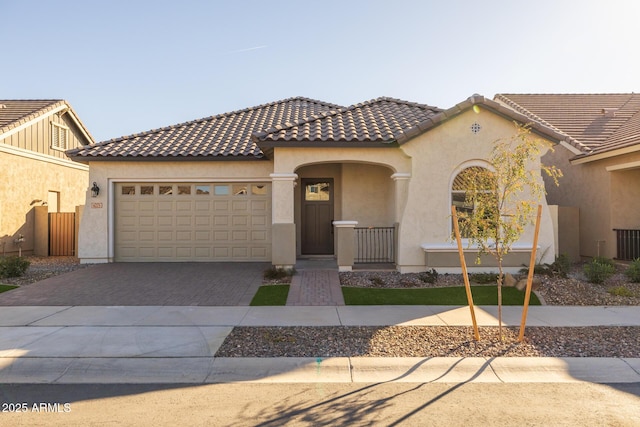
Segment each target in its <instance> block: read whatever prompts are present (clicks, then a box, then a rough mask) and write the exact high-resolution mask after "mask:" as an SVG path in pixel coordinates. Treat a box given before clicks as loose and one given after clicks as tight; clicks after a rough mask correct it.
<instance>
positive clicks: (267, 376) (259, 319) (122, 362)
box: [0, 306, 640, 384]
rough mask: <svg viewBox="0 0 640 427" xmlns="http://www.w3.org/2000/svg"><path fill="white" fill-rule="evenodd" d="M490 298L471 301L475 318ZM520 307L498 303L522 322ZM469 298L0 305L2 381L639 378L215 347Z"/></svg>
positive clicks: (617, 321) (585, 313) (486, 313)
mask: <svg viewBox="0 0 640 427" xmlns="http://www.w3.org/2000/svg"><path fill="white" fill-rule="evenodd" d="M496 315H497V313H496V307H477V308H476V316H477V319H478V323H479V324H480V325H481V326H494V325H496V324H497V319H496ZM520 316H521V308H520V307H503V319H504V324H505V325H507V326H517V325H519V324H520ZM469 323H470V316H469V310H468V307H446V306H317V307H246V306H245V307H239V306H236V307H193V306H192V307H185V306H181V307H177V306H138V307H124V306H75V307H74V306H39V307H33V306H16V307H2V308H0V383H194V384H202V383H215V382H234V381H250V382H364V383H371V382H384V381H403V382H450V383H460V382H580V381H589V382H602V383H604V382H640V358H539V357H531V358H519V357H508V358H455V357H452V358H371V357H336V358H326V359H325V358H321V357H316V358H216V357H214V355H215V353H216V351H217V350H218V348H219V347H220V346H221V345H222V342H223V341H224V339H225V337H226V336H227V334H228V333H229V332H230V331H231V330H232V328H233V327H234V326H296V325H303V326H323V325H327V326H332V325H333V326H335V325H345V326H366V325H372V326H386V325H437V326H444V325H455V326H459V325H461V326H464V325H469ZM597 325H602V326H640V307H559V306H535V307H530V308H529V316H528V322H527V326H597Z"/></svg>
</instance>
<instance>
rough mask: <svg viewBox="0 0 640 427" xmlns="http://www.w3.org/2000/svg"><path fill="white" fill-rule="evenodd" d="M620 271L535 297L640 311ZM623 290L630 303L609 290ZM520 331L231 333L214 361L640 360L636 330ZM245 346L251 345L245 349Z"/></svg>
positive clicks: (54, 266) (452, 282) (22, 281)
mask: <svg viewBox="0 0 640 427" xmlns="http://www.w3.org/2000/svg"><path fill="white" fill-rule="evenodd" d="M27 259H28V260H29V261H30V262H31V265H30V267H29V269H28V270H27V272H26V274H25V275H24V276H22V277H18V278H8V279H2V280H0V282H1V283H3V284H13V285H18V286H27V285H30V284H32V283H35V282H38V281H40V280H43V279H46V278H48V277H52V276H54V275H58V274H64V273H67V272H70V271H73V270H77V269H79V268H90V267H91V266H90V265H86V264H79V263H78V260H77V259H76V258H73V257H49V258H46V257H44V258H43V257H27ZM623 271H624V267H623V266H618V272H617V273H616V274H615V275H614V276H613V277H611V278H609V279H608V280H607V281H605V282H604V283H603V284H592V283H588V282H587V281H586V280H585V278H584V275H583V274H582V266H581V265H579V264H578V265H575V266H574V269H573V271H572V272H571V274H569V276H568V277H567V278H560V277H549V276H540V278H541V285H540V288H539V289H538V290H537V293H538V295H539V296H540V297H542V299H543V300H544V302H545V304H548V305H567V306H568V305H571V306H589V305H594V306H602V305H635V306H638V305H640V284H638V283H631V282H629V280H628V279H627V277H626V276H625V275H624V274H623ZM340 280H341V283H342V285H343V286H358V287H378V288H379V287H385V288H415V287H442V286H462V285H463V284H464V282H463V280H462V276H461V275H455V274H448V275H445V274H441V275H439V276H438V280H437V281H436V282H435V283H425V282H424V281H423V280H421V278H420V275H419V274H399V273H397V272H391V271H373V272H362V271H354V272H349V273H340ZM620 286H622V287H624V288H625V289H627V290H628V291H630V293H632V294H633V295H634V296H617V295H612V294H611V293H609V292H608V291H609V290H612V289H615V288H618V287H620ZM517 334H518V330H517V328H510V327H509V328H503V339H502V340H500V339H499V337H498V330H497V328H495V327H481V328H480V335H481V340H480V341H479V342H476V341H475V340H474V339H473V331H472V329H471V328H470V327H433V326H388V327H343V326H335V327H334V326H332V327H236V328H234V329H233V331H232V332H231V333H230V334H229V336H228V337H227V338H226V340H225V341H224V343H223V345H222V346H221V347H220V349H219V350H218V352H217V353H216V356H217V357H348V356H364V357H497V356H501V357H525V356H534V357H536V356H537V357H640V327H573V328H568V327H558V328H549V327H528V328H527V329H526V336H525V341H524V342H522V343H520V342H517V340H516V338H517ZM247 343H250V345H247Z"/></svg>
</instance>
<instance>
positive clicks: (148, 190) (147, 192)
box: [140, 185, 153, 196]
mask: <svg viewBox="0 0 640 427" xmlns="http://www.w3.org/2000/svg"><path fill="white" fill-rule="evenodd" d="M140 194H142V195H144V196H153V185H141V186H140Z"/></svg>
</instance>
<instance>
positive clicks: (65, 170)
mask: <svg viewBox="0 0 640 427" xmlns="http://www.w3.org/2000/svg"><path fill="white" fill-rule="evenodd" d="M0 171H1V176H2V191H0V241H1V242H2V243H4V251H5V253H6V254H9V253H15V252H17V251H18V245H16V244H15V243H14V240H15V239H16V238H17V237H18V235H19V234H23V235H24V238H25V241H24V242H23V243H22V251H23V253H27V254H29V253H31V251H32V250H33V248H34V217H35V214H34V210H33V208H34V206H41V205H42V204H43V203H44V202H47V200H48V193H49V191H54V192H58V193H59V194H60V204H59V211H60V212H75V207H76V206H77V205H81V204H84V200H85V192H86V189H87V183H88V175H89V173H88V172H87V171H86V170H85V169H84V167H83V166H81V165H78V164H77V163H74V162H71V161H69V160H67V161H64V160H56V161H55V163H52V162H47V161H42V160H37V159H35V158H31V157H25V156H24V155H20V154H9V153H7V152H3V151H0ZM2 243H0V252H1V251H2V249H3V248H2Z"/></svg>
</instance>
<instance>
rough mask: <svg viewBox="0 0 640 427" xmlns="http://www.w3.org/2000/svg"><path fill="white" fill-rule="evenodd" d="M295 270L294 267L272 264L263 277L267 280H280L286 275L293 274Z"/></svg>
mask: <svg viewBox="0 0 640 427" xmlns="http://www.w3.org/2000/svg"><path fill="white" fill-rule="evenodd" d="M295 272H296V270H295V269H294V268H290V269H285V268H276V267H275V266H273V265H272V266H271V267H270V268H268V269H267V270H265V271H264V276H263V277H264V278H265V279H267V280H280V279H284V278H285V277H290V276H293V275H294V274H295Z"/></svg>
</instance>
